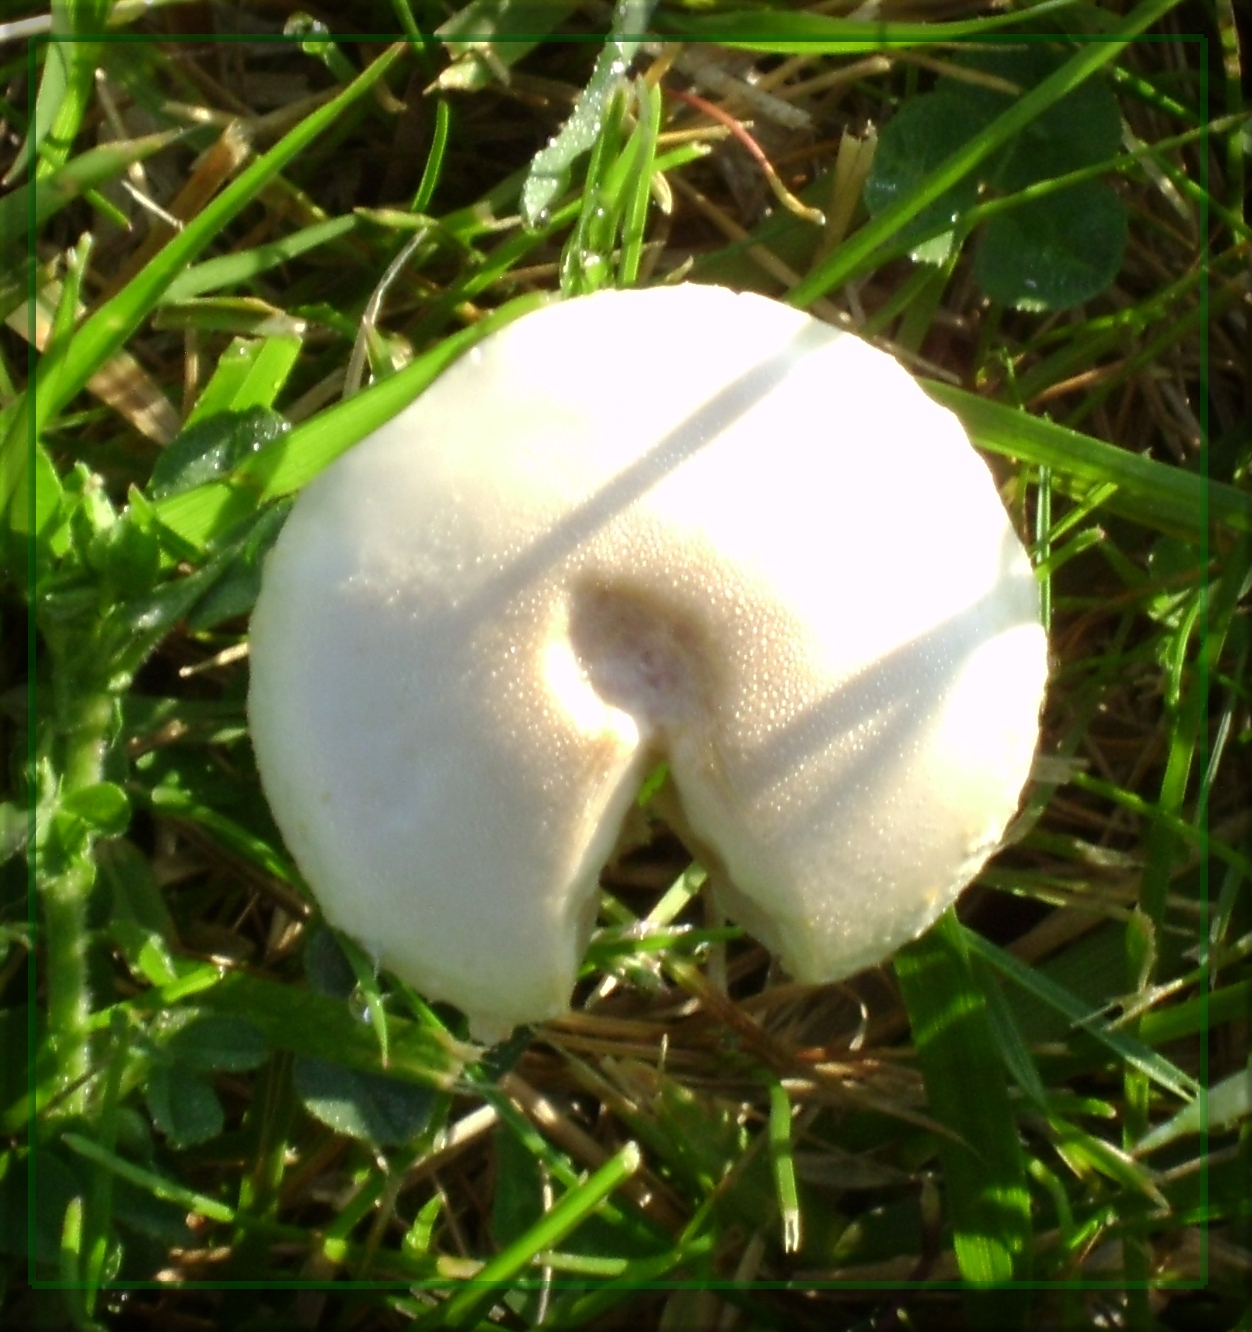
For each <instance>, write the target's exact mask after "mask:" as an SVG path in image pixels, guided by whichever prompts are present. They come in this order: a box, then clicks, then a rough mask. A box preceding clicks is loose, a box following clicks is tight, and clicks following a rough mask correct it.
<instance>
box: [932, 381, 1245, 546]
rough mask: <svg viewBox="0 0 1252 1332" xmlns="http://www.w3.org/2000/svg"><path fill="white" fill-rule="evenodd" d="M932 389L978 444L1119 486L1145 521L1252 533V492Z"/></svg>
mask: <svg viewBox="0 0 1252 1332" xmlns="http://www.w3.org/2000/svg"><path fill="white" fill-rule="evenodd" d="M926 391H927V392H928V393H929V394H930V395H931V397H932V398H935V399H936V400H938V401H939V402H941V403H943V404H944V406H945V407H950V408H951V409H952V410H953V411H954V412H956V414H957V415H958V416H959V417H960V418H961V420H962V422H963V423H964V425H965V427H966V429H967V430H968V431H969V432H970V434H971V436H972V437H973V439H974V442H975V443H976V444H978V445H979V447H980V448H985V449H989V450H990V451H991V452H993V453H1001V454H1006V455H1008V456H1010V457H1015V458H1018V459H1020V460H1021V461H1022V462H1028V463H1034V464H1036V465H1039V466H1045V467H1050V468H1052V469H1053V471H1054V476H1053V480H1054V482H1055V481H1058V480H1062V479H1064V480H1066V481H1067V483H1068V484H1070V485H1072V484H1073V483H1074V482H1078V483H1082V484H1083V485H1084V486H1086V487H1095V486H1107V485H1114V486H1116V487H1117V493H1116V494H1115V495H1112V496H1110V497H1109V498H1108V499H1107V500H1106V501H1105V504H1106V506H1107V507H1108V508H1110V509H1114V510H1116V511H1117V512H1120V513H1124V514H1126V515H1127V516H1128V517H1131V518H1133V519H1135V520H1136V521H1137V522H1140V523H1143V524H1144V525H1145V526H1148V527H1154V528H1157V529H1158V530H1160V531H1165V532H1172V533H1176V534H1178V535H1180V536H1184V537H1186V538H1187V539H1189V540H1200V539H1202V538H1203V536H1204V534H1205V533H1206V532H1207V531H1208V527H1209V524H1210V523H1214V522H1217V523H1225V524H1226V525H1227V526H1229V527H1231V528H1232V529H1234V530H1235V531H1239V532H1249V531H1252V496H1250V495H1247V494H1245V493H1244V492H1242V491H1239V490H1236V489H1235V488H1234V487H1233V486H1228V485H1225V484H1223V483H1222V482H1219V481H1210V480H1209V479H1208V478H1206V477H1204V476H1200V475H1198V474H1196V473H1195V472H1188V471H1184V470H1183V469H1182V468H1180V467H1174V466H1170V465H1169V464H1167V463H1161V462H1157V461H1156V460H1154V459H1152V458H1145V457H1143V456H1142V455H1140V454H1138V453H1132V452H1130V451H1129V450H1128V449H1122V448H1118V447H1117V446H1116V445H1114V444H1108V443H1106V442H1105V441H1104V440H1100V439H1095V438H1094V437H1093V436H1091V435H1084V434H1082V433H1080V432H1079V431H1076V430H1071V429H1069V428H1068V427H1066V426H1062V425H1057V424H1056V423H1055V422H1053V421H1048V420H1045V419H1043V418H1042V417H1038V416H1030V415H1028V414H1027V413H1025V412H1021V411H1018V410H1016V409H1015V408H1012V407H1009V406H1006V405H1005V404H1003V403H998V402H992V401H991V400H990V399H987V398H981V397H979V396H978V395H977V394H974V393H969V392H967V391H965V390H964V389H959V388H955V387H953V386H952V385H951V384H941V383H939V382H938V381H935V380H932V381H930V382H928V383H927V385H926Z"/></svg>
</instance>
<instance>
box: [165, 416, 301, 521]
mask: <svg viewBox="0 0 1252 1332" xmlns="http://www.w3.org/2000/svg"><path fill="white" fill-rule="evenodd" d="M290 429H291V427H290V426H289V425H288V423H287V422H286V421H285V420H284V419H283V418H282V417H281V416H279V415H278V413H277V412H275V411H272V410H270V408H268V407H253V408H251V409H249V410H247V411H236V410H230V411H225V412H220V413H217V414H216V415H213V416H208V417H204V418H202V419H201V420H199V421H197V422H196V423H195V424H193V425H189V426H187V428H186V429H185V430H183V431H182V433H181V434H179V436H178V438H177V439H175V440H174V441H173V442H172V443H171V444H170V445H169V447H168V448H167V449H165V451H164V452H163V453H162V454H161V456H160V457H159V458H158V459H157V462H156V466H155V467H154V468H153V469H152V477H151V480H150V481H149V482H148V489H149V492H150V493H151V495H152V498H153V499H156V500H163V499H168V498H169V497H170V496H171V495H181V494H182V493H183V492H184V491H186V490H192V489H194V487H196V486H202V485H204V484H205V483H206V482H208V481H216V480H217V479H218V478H219V477H222V476H225V475H227V474H228V473H229V472H232V471H233V470H234V469H235V468H236V467H238V466H239V464H240V463H242V462H243V461H244V460H245V459H246V458H247V457H249V455H251V454H254V453H259V452H260V450H261V449H263V448H264V447H265V446H266V445H267V444H272V443H273V442H274V441H275V440H278V439H281V438H282V437H283V436H284V435H285V434H286V433H287V432H288V431H289V430H290Z"/></svg>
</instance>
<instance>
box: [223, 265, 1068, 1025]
mask: <svg viewBox="0 0 1252 1332" xmlns="http://www.w3.org/2000/svg"><path fill="white" fill-rule="evenodd" d="M251 656H252V682H251V693H250V697H249V711H250V716H251V724H252V732H253V737H254V741H255V746H256V753H257V759H258V763H259V766H260V772H261V777H262V781H263V784H264V787H265V791H266V793H267V795H268V798H269V800H270V802H271V805H272V807H273V811H274V814H275V817H276V818H277V821H278V824H279V826H280V828H281V829H282V832H283V834H284V836H285V838H286V841H287V844H288V846H289V847H290V849H291V851H292V853H293V854H294V856H295V858H296V860H297V862H298V863H299V865H300V868H301V870H302V871H303V873H304V875H305V876H306V877H307V879H308V881H309V883H310V885H311V886H312V888H313V890H314V892H315V893H316V895H317V897H318V899H319V901H320V903H321V905H322V907H323V909H324V911H325V913H326V916H327V917H328V919H329V920H330V921H331V922H332V923H333V924H335V925H337V926H339V927H340V928H342V929H343V930H345V931H346V932H347V933H349V934H350V935H352V936H354V937H355V938H357V939H358V940H359V941H360V942H361V943H362V944H363V945H364V946H365V947H366V948H367V949H369V950H370V951H371V952H372V953H373V954H374V955H375V956H376V957H377V958H378V959H379V960H380V961H381V962H382V963H383V964H385V965H386V966H388V967H390V968H391V969H392V970H393V971H394V972H395V973H396V974H397V975H398V976H400V977H402V978H404V979H405V980H407V981H409V982H411V983H412V984H414V985H415V986H417V987H418V988H419V989H421V990H422V991H423V992H425V993H426V994H427V995H428V996H429V997H431V998H436V999H442V1000H448V1001H450V1002H452V1003H455V1004H456V1005H458V1006H459V1007H460V1008H461V1009H462V1010H464V1011H465V1012H466V1014H467V1015H468V1016H469V1018H470V1022H471V1030H472V1032H473V1033H474V1034H475V1035H477V1036H479V1037H480V1038H484V1039H495V1038H498V1037H500V1036H502V1035H504V1034H506V1033H507V1032H508V1031H509V1029H510V1028H511V1027H512V1026H514V1025H515V1024H517V1023H519V1022H527V1021H537V1020H540V1019H543V1018H546V1017H550V1016H554V1015H557V1014H560V1013H562V1012H564V1011H565V1010H566V1008H567V1006H568V1004H569V1000H570V993H571V990H572V987H573V984H574V981H575V978H576V974H577V969H578V966H579V963H580V961H581V957H582V953H583V951H584V948H585V946H586V944H587V941H588V937H589V934H590V930H591V927H592V923H593V920H594V913H595V902H596V889H597V878H598V875H599V872H600V870H601V868H602V867H603V865H604V862H605V861H606V859H607V858H608V856H609V855H610V853H611V851H612V848H613V845H614V842H615V839H616V836H617V833H618V831H619V828H620V825H621V823H622V821H623V818H624V817H625V814H626V812H627V810H628V808H629V807H630V805H631V802H632V801H633V800H634V798H635V796H636V794H637V791H638V789H639V785H640V782H641V780H642V779H643V777H644V776H645V775H646V773H647V771H648V770H649V768H650V767H651V766H652V765H653V764H655V762H656V761H657V759H658V758H659V757H664V758H665V759H666V760H667V761H668V764H669V769H670V775H671V778H672V781H673V785H674V789H675V791H676V793H677V796H678V798H679V800H680V801H681V805H682V813H683V819H684V821H685V823H686V825H687V828H688V831H689V835H690V836H691V838H692V839H693V841H694V843H695V846H696V848H697V849H699V850H701V851H703V852H704V853H705V854H706V855H708V857H709V858H710V860H711V861H712V862H713V863H714V864H715V865H716V867H717V874H716V875H715V882H716V892H717V893H718V894H719V895H720V896H721V902H722V905H723V907H724V908H725V910H726V911H727V913H728V914H729V915H730V916H731V917H732V918H734V919H736V920H738V921H739V922H741V923H742V924H743V925H744V926H745V927H746V928H747V929H748V930H750V931H751V932H752V933H753V934H754V935H756V936H757V937H758V938H759V939H760V940H761V941H762V942H764V943H766V944H768V945H769V946H770V947H771V948H773V949H774V950H776V951H777V953H778V954H779V955H780V957H781V959H782V962H783V964H784V966H785V967H786V968H787V970H788V971H789V972H790V973H791V974H792V975H793V976H794V977H795V978H796V979H798V980H801V981H810V982H818V981H828V980H833V979H837V978H838V977H841V976H845V975H848V974H850V973H852V972H854V971H857V970H858V969H860V968H862V967H865V966H868V965H870V964H873V963H876V962H879V961H882V960H883V959H885V958H886V957H888V956H889V955H890V954H891V953H892V952H893V951H894V950H895V949H896V948H897V947H898V946H900V945H901V944H903V943H905V942H906V941H908V940H909V939H911V938H913V937H914V936H916V935H917V934H918V933H919V932H920V931H922V930H923V929H925V927H926V926H927V925H928V924H930V923H931V922H932V921H933V920H934V919H935V917H936V916H937V915H938V914H939V913H940V912H941V911H942V910H943V909H944V908H945V907H946V906H947V905H948V904H949V903H950V902H952V900H953V899H954V898H955V897H956V895H957V893H958V892H959V891H960V890H961V888H962V887H964V886H965V885H966V884H967V883H968V882H969V881H970V879H971V878H972V877H973V876H974V875H975V874H976V873H977V872H978V870H979V868H980V867H981V866H982V864H983V863H984V861H985V860H986V859H987V857H988V856H989V855H990V854H991V853H992V851H993V850H994V849H995V848H996V846H997V844H998V843H999V840H1000V838H1001V836H1002V834H1003V832H1004V829H1005V827H1006V825H1007V824H1008V822H1009V820H1010V819H1011V817H1012V816H1013V814H1014V812H1015V810H1016V808H1017V803H1018V799H1019V796H1020V793H1021V790H1022V787H1023V785H1024V783H1025V781H1026V778H1027V775H1028V773H1029V770H1030V765H1031V760H1032V756H1033V754H1034V750H1035V745H1036V740H1037V733H1038V723H1039V709H1040V705H1041V701H1042V696H1043V690H1044V684H1045V678H1046V675H1047V647H1046V642H1045V637H1044V632H1043V629H1042V627H1041V624H1040V616H1039V599H1038V594H1037V591H1036V584H1035V578H1034V576H1033V573H1032V570H1031V567H1030V563H1029V561H1028V559H1027V557H1026V554H1025V552H1024V551H1023V549H1022V546H1021V543H1020V542H1019V541H1018V539H1017V537H1016V535H1015V534H1014V532H1013V529H1012V527H1011V525H1010V523H1009V521H1008V517H1007V515H1006V513H1005V510H1004V507H1003V505H1002V503H1001V501H1000V497H999V495H998V494H997V492H996V488H995V485H994V483H993V480H992V477H991V473H990V472H989V470H988V468H987V466H986V464H985V463H984V462H983V460H982V459H981V458H980V457H979V455H978V454H977V453H976V452H975V451H974V449H973V448H972V447H971V445H970V443H969V441H968V439H967V438H966V436H965V433H964V431H963V430H962V428H961V426H960V424H959V423H958V421H957V419H956V418H955V417H954V416H953V415H952V414H951V413H950V412H948V411H946V410H945V409H943V408H941V407H939V406H938V405H936V404H935V403H934V402H933V401H932V400H931V399H929V398H928V397H927V396H926V395H925V394H924V393H923V392H922V390H921V388H920V387H919V386H918V385H917V384H916V383H915V382H914V380H913V379H912V377H911V376H910V375H909V374H908V373H907V372H906V371H905V370H903V369H902V368H901V367H900V365H899V364H898V363H897V362H896V361H895V360H893V359H892V358H891V357H890V356H888V355H886V354H885V353H883V352H881V351H878V350H876V349H875V348H873V347H871V346H869V345H868V344H867V343H865V342H863V341H861V340H859V339H857V338H855V337H853V336H851V335H849V334H846V333H841V332H838V331H836V330H834V329H832V328H831V327H829V326H828V325H826V324H823V323H820V322H818V321H817V320H815V319H813V318H811V317H810V316H808V315H806V314H803V313H801V312H799V311H797V310H794V309H792V308H790V307H788V306H785V305H782V304H779V303H777V302H775V301H771V300H767V299H765V298H763V297H760V296H755V295H738V294H735V293H732V292H730V291H727V290H725V289H722V288H717V287H704V286H696V285H686V286H674V287H664V288H655V289H651V290H644V291H625V292H618V291H610V292H602V293H599V294H596V295H594V296H587V297H581V298H578V299H576V300H571V301H567V302H563V303H557V304H553V305H551V306H548V307H545V308H543V309H541V310H539V311H537V312H534V313H531V314H529V315H527V316H525V317H524V318H522V319H520V320H518V321H517V322H516V323H514V324H511V325H509V326H508V327H506V328H505V329H503V330H502V331H499V332H497V333H495V334H493V335H492V336H490V337H489V338H487V339H486V340H484V341H483V342H482V343H481V344H479V345H478V346H477V347H476V348H475V349H473V350H472V351H470V352H469V353H468V354H467V355H466V356H465V357H464V358H463V359H461V360H460V361H459V362H457V363H456V364H455V365H453V366H452V368H451V369H449V370H448V371H447V372H446V373H445V374H444V375H443V376H442V377H441V378H440V379H439V380H438V381H437V382H436V383H435V384H434V385H433V386H432V387H431V388H429V389H428V390H427V391H426V392H425V393H424V394H423V395H422V396H421V397H420V398H419V399H418V400H417V401H416V402H415V403H414V404H413V405H412V406H411V407H409V408H408V409H406V410H405V411H403V412H401V413H400V414H399V415H398V416H396V417H395V418H394V419H393V420H392V421H390V422H389V423H388V424H386V425H385V426H383V427H382V428H381V429H380V430H378V431H377V432H376V433H375V434H373V435H372V436H370V437H369V438H368V439H366V440H364V441H363V442H362V443H360V444H359V445H357V446H356V447H355V448H353V449H351V450H350V451H349V452H347V453H346V454H344V455H343V456H342V457H341V458H340V459H338V460H337V461H336V462H335V463H334V464H333V465H332V466H330V467H329V468H327V470H326V471H325V472H324V473H322V474H321V475H320V476H319V477H318V478H317V479H316V480H315V481H314V482H312V484H310V485H309V486H308V487H307V488H306V489H305V490H304V491H303V493H302V494H301V495H300V497H299V499H298V500H297V502H296V504H295V506H294V508H293V510H292V513H291V515H290V517H289V519H288V521H287V523H286V526H285V528H284V530H283V532H282V535H281V537H280V539H279V541H278V543H277V545H276V547H275V549H274V551H273V552H272V553H271V555H270V556H269V559H268V562H267V564H266V566H265V571H264V579H263V586H262V590H261V595H260V598H259V600H258V602H257V606H256V610H255V613H254V616H253V621H252V634H251Z"/></svg>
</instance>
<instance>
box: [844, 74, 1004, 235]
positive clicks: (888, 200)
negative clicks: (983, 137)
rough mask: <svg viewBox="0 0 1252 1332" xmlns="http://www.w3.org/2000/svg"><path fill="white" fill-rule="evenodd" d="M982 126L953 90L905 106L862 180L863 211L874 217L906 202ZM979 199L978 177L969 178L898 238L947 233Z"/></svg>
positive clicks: (880, 138)
mask: <svg viewBox="0 0 1252 1332" xmlns="http://www.w3.org/2000/svg"><path fill="white" fill-rule="evenodd" d="M985 124H986V118H985V117H984V116H983V115H981V114H980V113H979V109H978V108H977V107H976V106H974V105H972V104H971V103H970V102H969V101H968V100H966V99H965V98H964V97H962V96H960V95H959V94H957V93H955V92H951V93H930V94H927V95H925V96H923V97H917V98H914V99H913V100H912V101H909V102H906V103H905V104H904V105H903V106H902V107H901V108H900V109H899V111H897V112H896V113H895V115H893V116H892V117H891V119H890V120H889V121H888V122H887V123H886V125H884V126H883V130H882V133H881V134H880V135H879V136H878V147H877V149H876V150H875V152H874V164H873V166H872V167H871V169H870V173H869V175H868V176H867V177H866V180H865V194H864V198H865V206H866V208H868V209H869V211H870V213H871V214H872V215H876V214H878V213H883V212H886V210H887V209H888V208H890V207H892V206H893V205H894V204H896V203H898V202H899V201H900V200H902V199H907V198H909V197H910V196H911V195H912V194H914V193H915V192H916V191H917V189H918V187H919V186H920V185H921V183H922V182H923V181H924V180H925V178H926V177H927V176H928V175H929V174H930V173H931V172H932V171H934V170H935V168H936V167H938V166H939V165H941V164H942V163H943V162H945V161H946V160H947V159H948V158H949V157H951V156H952V154H953V153H955V152H956V151H957V150H958V149H959V148H961V147H963V146H964V145H965V144H966V143H968V142H969V140H971V139H972V138H973V137H974V136H975V135H976V134H977V133H978V132H979V131H980V130H981V129H982V128H983V127H984V126H985ZM977 197H978V178H977V176H976V175H974V174H971V175H968V176H966V177H965V178H964V179H963V180H960V181H958V182H957V183H956V184H955V185H953V186H952V187H951V188H950V189H948V190H946V191H945V192H944V193H943V194H942V195H940V196H939V198H937V199H935V200H934V201H933V202H932V203H929V204H927V205H926V207H925V208H923V209H922V210H921V212H919V213H917V214H916V215H915V216H914V217H913V218H912V220H911V221H910V222H909V223H907V225H905V226H904V227H902V228H901V230H900V233H899V234H900V238H901V240H903V239H906V238H909V237H918V238H920V237H923V236H932V235H935V234H937V233H939V232H942V231H945V230H947V229H948V228H950V227H951V226H952V224H953V223H954V222H955V221H956V220H957V218H958V217H959V216H960V215H961V213H963V212H964V211H965V210H966V209H967V208H969V207H971V206H972V205H973V203H974V201H975V200H976V199H977Z"/></svg>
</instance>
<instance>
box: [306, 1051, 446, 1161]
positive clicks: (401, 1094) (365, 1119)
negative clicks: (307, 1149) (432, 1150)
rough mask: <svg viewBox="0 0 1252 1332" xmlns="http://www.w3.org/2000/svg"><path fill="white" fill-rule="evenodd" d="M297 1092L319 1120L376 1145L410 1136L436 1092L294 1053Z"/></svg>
mask: <svg viewBox="0 0 1252 1332" xmlns="http://www.w3.org/2000/svg"><path fill="white" fill-rule="evenodd" d="M294 1077H295V1085H296V1092H297V1094H298V1095H299V1097H300V1099H301V1100H302V1101H303V1102H304V1105H305V1108H306V1109H307V1110H308V1112H309V1113H310V1114H311V1115H312V1116H313V1117H314V1118H315V1119H320V1120H321V1121H322V1123H323V1124H327V1125H329V1126H330V1127H331V1128H333V1129H334V1130H335V1131H336V1132H337V1133H343V1134H345V1135H347V1136H348V1137H350V1138H362V1139H364V1140H365V1141H366V1142H371V1143H373V1144H374V1145H375V1146H378V1147H394V1146H399V1145H400V1144H402V1143H406V1142H408V1141H410V1139H412V1138H413V1137H415V1136H416V1135H417V1134H418V1133H420V1132H421V1131H422V1129H424V1128H425V1127H426V1124H427V1123H428V1122H429V1120H430V1115H431V1111H432V1109H433V1108H434V1104H435V1096H436V1094H437V1093H435V1092H434V1091H432V1090H431V1089H430V1088H429V1087H422V1086H419V1085H418V1084H417V1083H415V1082H404V1081H402V1080H401V1079H399V1078H388V1077H384V1076H382V1074H379V1073H361V1072H358V1071H357V1070H356V1069H354V1068H345V1067H344V1066H343V1065H342V1064H333V1063H331V1062H330V1061H329V1060H326V1059H312V1058H308V1057H301V1058H298V1059H297V1060H296V1062H295V1068H294Z"/></svg>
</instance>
